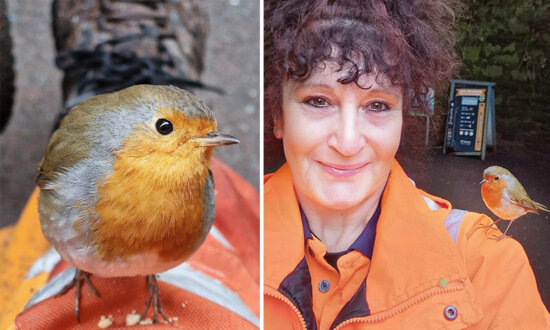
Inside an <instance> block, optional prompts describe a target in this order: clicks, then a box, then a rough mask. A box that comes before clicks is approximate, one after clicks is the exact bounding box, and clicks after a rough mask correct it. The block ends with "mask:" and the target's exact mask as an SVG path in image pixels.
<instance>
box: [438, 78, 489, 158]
mask: <svg viewBox="0 0 550 330" xmlns="http://www.w3.org/2000/svg"><path fill="white" fill-rule="evenodd" d="M487 145H490V146H492V147H493V148H496V129H495V83H491V82H482V81H469V80H453V81H452V84H451V95H450V98H449V113H448V115H447V124H446V128H445V142H444V144H443V153H447V151H448V149H450V150H452V152H453V153H454V154H456V155H468V156H472V155H473V156H476V155H480V156H481V159H482V160H485V150H486V148H487Z"/></svg>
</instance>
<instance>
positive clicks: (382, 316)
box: [334, 282, 464, 330]
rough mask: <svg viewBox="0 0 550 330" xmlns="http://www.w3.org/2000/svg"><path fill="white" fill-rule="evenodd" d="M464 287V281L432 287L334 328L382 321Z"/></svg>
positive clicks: (336, 329) (335, 329)
mask: <svg viewBox="0 0 550 330" xmlns="http://www.w3.org/2000/svg"><path fill="white" fill-rule="evenodd" d="M463 288H464V284H463V283H462V282H458V283H457V282H455V283H454V284H453V283H449V285H448V286H447V287H446V288H432V289H430V290H428V291H426V292H424V293H423V294H420V295H417V296H416V297H414V298H412V299H409V300H408V301H406V302H404V303H401V304H400V305H398V306H396V307H394V308H392V309H389V310H386V311H383V312H379V313H376V314H373V315H369V316H366V317H356V318H352V319H349V320H346V321H344V322H342V323H340V324H338V325H337V326H336V328H334V330H338V329H341V328H342V327H344V326H346V325H348V324H351V323H358V322H365V323H366V322H369V323H374V322H381V321H384V320H386V319H388V318H390V317H393V316H395V315H397V314H399V313H402V312H404V311H405V310H407V309H409V308H411V307H412V306H414V305H416V304H418V303H421V302H422V301H424V300H426V299H428V298H431V297H433V296H435V295H439V294H444V293H450V292H455V291H458V290H461V289H463Z"/></svg>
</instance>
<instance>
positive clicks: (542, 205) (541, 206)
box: [533, 201, 550, 212]
mask: <svg viewBox="0 0 550 330" xmlns="http://www.w3.org/2000/svg"><path fill="white" fill-rule="evenodd" d="M533 204H535V207H536V208H537V210H543V211H546V212H550V210H549V209H548V206H546V205H544V204H541V203H539V202H535V201H533Z"/></svg>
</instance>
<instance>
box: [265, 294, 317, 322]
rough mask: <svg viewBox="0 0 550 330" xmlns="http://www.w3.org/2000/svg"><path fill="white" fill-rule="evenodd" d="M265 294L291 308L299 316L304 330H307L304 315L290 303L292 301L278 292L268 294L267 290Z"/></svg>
mask: <svg viewBox="0 0 550 330" xmlns="http://www.w3.org/2000/svg"><path fill="white" fill-rule="evenodd" d="M264 294H265V295H268V296H270V297H273V298H276V299H279V300H281V301H282V302H284V303H285V304H287V305H288V306H290V308H291V309H292V310H293V311H294V312H295V313H296V316H298V319H300V323H301V324H302V329H306V330H307V326H306V321H305V320H304V317H303V316H302V313H300V310H299V309H298V307H296V306H294V304H293V303H292V302H291V301H290V299H288V298H287V297H285V296H283V295H282V294H279V293H278V292H277V293H276V294H275V293H271V292H268V291H267V290H264Z"/></svg>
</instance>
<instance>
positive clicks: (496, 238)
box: [491, 221, 514, 241]
mask: <svg viewBox="0 0 550 330" xmlns="http://www.w3.org/2000/svg"><path fill="white" fill-rule="evenodd" d="M512 222H514V221H510V223H509V224H508V227H506V230H505V231H504V234H502V235H500V236H496V235H493V236H492V237H491V238H492V239H495V240H497V241H500V240H501V239H503V238H506V237H510V236H508V235H506V233H507V232H508V229H509V228H510V226H511V225H512Z"/></svg>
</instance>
